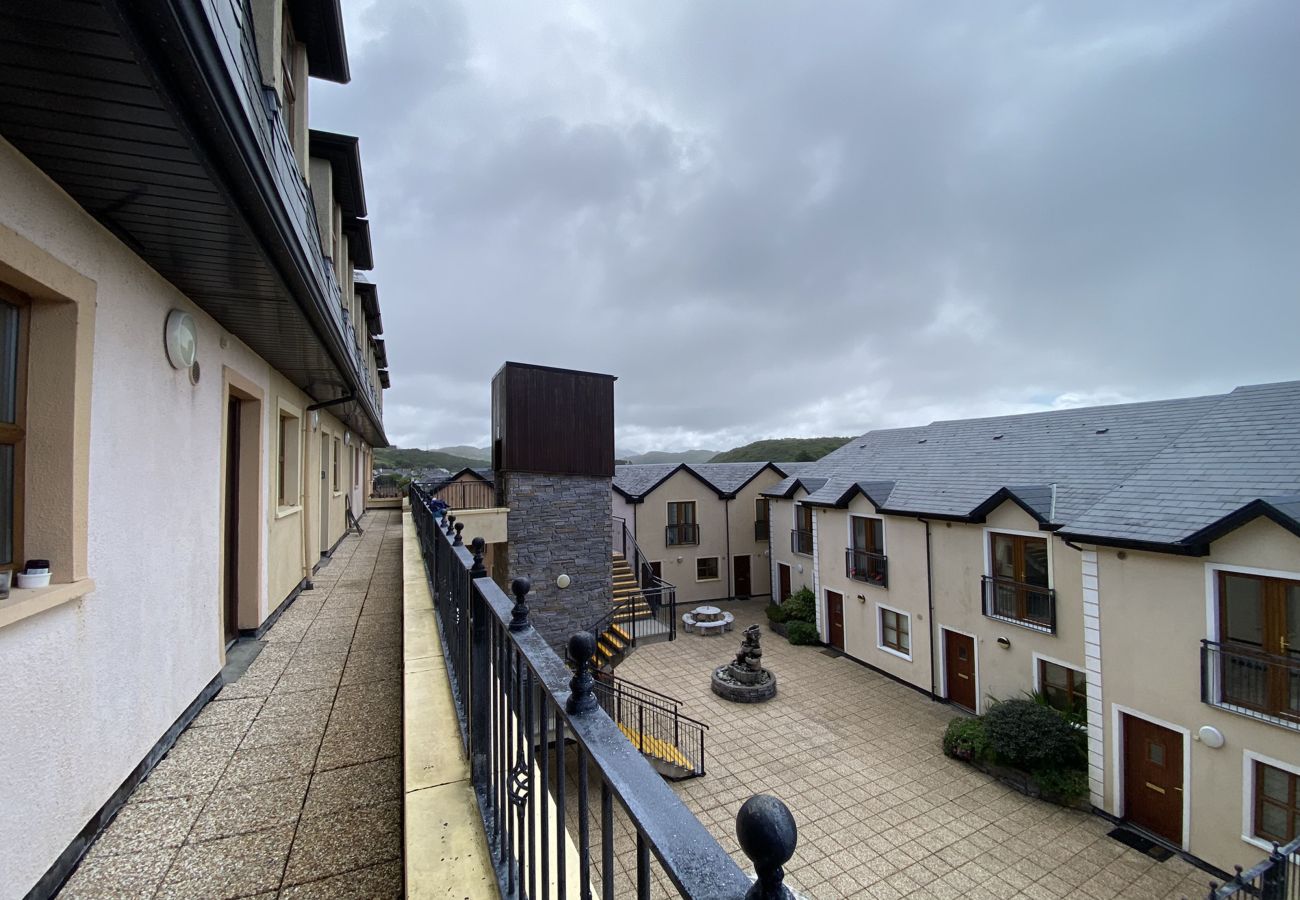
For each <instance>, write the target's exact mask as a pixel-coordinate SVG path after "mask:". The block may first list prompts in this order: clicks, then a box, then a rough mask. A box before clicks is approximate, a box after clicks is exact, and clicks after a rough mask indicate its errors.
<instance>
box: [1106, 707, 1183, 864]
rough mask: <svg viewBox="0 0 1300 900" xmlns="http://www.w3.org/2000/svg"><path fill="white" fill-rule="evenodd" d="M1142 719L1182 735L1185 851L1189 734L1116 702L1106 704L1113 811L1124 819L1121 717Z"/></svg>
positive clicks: (1167, 722)
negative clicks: (1108, 708)
mask: <svg viewBox="0 0 1300 900" xmlns="http://www.w3.org/2000/svg"><path fill="white" fill-rule="evenodd" d="M1126 714H1127V715H1130V716H1133V717H1134V718H1138V719H1144V720H1145V721H1147V722H1151V723H1152V724H1154V725H1159V726H1160V727H1161V728H1168V729H1169V730H1170V731H1176V732H1178V733H1179V734H1181V735H1182V736H1183V834H1182V843H1181V844H1180V845H1179V849H1181V850H1187V849H1188V848H1189V847H1190V846H1191V834H1192V733H1191V731H1189V730H1188V729H1186V728H1184V727H1183V726H1181V725H1175V724H1174V723H1173V722H1169V721H1166V720H1164V719H1157V718H1156V717H1155V716H1152V715H1148V714H1147V713H1144V712H1142V711H1141V710H1138V709H1133V708H1132V707H1131V706H1121V705H1120V704H1118V703H1112V704H1111V705H1110V740H1111V746H1110V749H1111V759H1113V760H1115V811H1116V813H1118V815H1119V816H1120V818H1123V817H1124V812H1125V810H1124V735H1123V731H1124V724H1123V723H1124V719H1123V717H1124V715H1126Z"/></svg>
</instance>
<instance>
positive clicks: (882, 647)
mask: <svg viewBox="0 0 1300 900" xmlns="http://www.w3.org/2000/svg"><path fill="white" fill-rule="evenodd" d="M876 649H877V650H881V651H884V652H885V653H888V654H889V655H890V656H897V657H898V658H899V659H905V660H907V661H908V662H911V661H912V654H910V653H903V652H901V651H899V650H895V649H894V648H893V647H886V646H885V645H883V644H877V645H876Z"/></svg>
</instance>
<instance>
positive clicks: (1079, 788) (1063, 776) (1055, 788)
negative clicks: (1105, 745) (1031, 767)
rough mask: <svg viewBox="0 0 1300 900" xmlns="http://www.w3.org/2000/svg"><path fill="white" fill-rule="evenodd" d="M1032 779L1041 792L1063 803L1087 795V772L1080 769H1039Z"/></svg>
mask: <svg viewBox="0 0 1300 900" xmlns="http://www.w3.org/2000/svg"><path fill="white" fill-rule="evenodd" d="M1034 781H1036V782H1038V789H1039V790H1040V791H1042V792H1043V794H1045V795H1047V796H1049V797H1053V798H1057V799H1059V800H1061V801H1062V802H1064V803H1071V804H1072V803H1075V802H1077V801H1079V800H1082V799H1083V798H1084V797H1086V796H1088V773H1087V772H1085V771H1084V770H1082V769H1040V770H1039V771H1037V772H1035V773H1034Z"/></svg>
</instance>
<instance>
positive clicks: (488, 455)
mask: <svg viewBox="0 0 1300 900" xmlns="http://www.w3.org/2000/svg"><path fill="white" fill-rule="evenodd" d="M433 452H434V453H446V454H447V455H448V456H460V457H464V458H465V459H477V460H479V461H481V462H491V461H492V448H491V447H467V446H465V445H464V444H460V445H458V446H455V447H435V448H434V449H433Z"/></svg>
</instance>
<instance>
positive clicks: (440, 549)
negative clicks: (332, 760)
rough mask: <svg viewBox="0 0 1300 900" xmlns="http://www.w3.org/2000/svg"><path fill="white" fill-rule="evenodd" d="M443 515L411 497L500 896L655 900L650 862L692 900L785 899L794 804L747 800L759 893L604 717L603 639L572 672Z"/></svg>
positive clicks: (745, 828)
mask: <svg viewBox="0 0 1300 900" xmlns="http://www.w3.org/2000/svg"><path fill="white" fill-rule="evenodd" d="M435 510H442V508H441V507H440V506H439V505H437V504H435V503H433V500H432V498H431V497H430V496H429V495H428V494H427V493H426V492H425V491H424V490H423V489H422V488H421V487H420V486H419V485H413V486H412V489H411V515H412V518H413V520H414V523H415V528H416V535H417V537H418V539H419V543H420V552H421V555H422V556H423V558H424V564H425V568H426V570H427V574H428V577H429V581H430V588H431V592H432V594H433V598H434V601H433V602H434V611H435V613H436V616H437V621H438V626H439V629H440V631H441V635H442V642H443V653H444V656H445V658H446V661H447V672H448V681H449V683H450V687H451V690H452V697H453V699H454V701H455V706H456V711H457V717H458V719H459V723H460V732H461V738H462V742H463V744H464V746H465V750H466V753H467V756H468V758H469V760H470V779H471V783H472V785H473V788H474V791H475V794H476V795H477V798H478V804H479V809H480V811H481V813H482V817H483V825H484V830H485V833H486V840H487V846H488V849H489V852H490V853H491V856H492V861H493V863H494V866H495V868H496V875H497V881H498V883H499V888H500V892H501V895H502V896H505V897H530V898H531V897H537V896H542V897H545V896H559V897H567V896H574V895H576V896H581V897H591V896H602V897H613V896H615V895H616V894H619V895H623V894H625V893H631V891H630V890H629V889H630V888H631V887H632V884H630V883H629V882H633V878H634V879H635V880H634V884H635V893H636V896H638V897H649V896H650V888H651V883H652V878H653V872H652V869H651V865H652V863H651V857H653V858H654V859H655V860H656V861H657V862H658V867H659V868H660V870H661V871H662V873H663V875H665V876H666V879H663V880H661V884H665V885H668V884H670V885H671V886H672V888H673V889H675V890H676V891H677V893H678V894H679V895H680V896H682V897H711V898H713V897H716V898H720V900H740V898H742V897H747V896H748V897H760V898H770V900H776V898H778V897H786V896H788V895H787V894H786V892H785V889H784V887H783V886H782V883H781V881H782V878H783V873H782V871H781V866H782V865H784V864H785V863H786V862H787V861H788V860H789V859H790V857H791V856H792V855H793V854H794V848H795V842H796V830H795V824H794V819H793V817H792V816H791V815H790V812H789V810H788V809H786V808H785V806H784V804H782V803H781V802H780V801H779V800H777V799H776V798H774V797H768V796H756V797H751V798H750V799H749V800H747V801H746V802H745V804H744V805H743V806H742V807H741V809H740V812H739V814H738V815H737V819H736V834H737V836H738V838H739V842H740V846H741V849H742V850H743V851H744V852H745V854H746V855H747V856H749V857H750V859H751V861H753V864H754V865H755V868H756V869H757V875H758V884H757V885H755V884H753V883H752V882H751V880H750V878H749V877H747V876H746V875H745V873H744V872H743V871H742V870H741V869H740V867H739V866H738V865H736V863H735V862H734V861H733V860H732V858H731V856H730V854H728V852H727V851H726V850H725V849H724V848H723V847H722V846H721V845H720V844H719V843H718V842H717V840H716V839H714V837H713V835H712V834H710V833H709V831H708V830H707V829H706V828H705V827H704V825H702V824H701V823H700V821H699V820H698V819H696V818H695V816H693V815H692V814H691V812H690V811H689V810H688V809H687V808H686V807H685V806H684V805H683V804H682V801H681V800H680V798H678V796H677V795H676V794H675V793H673V791H672V789H671V788H670V787H669V786H668V785H667V784H666V783H664V780H663V779H662V778H661V777H660V776H659V775H658V773H656V772H655V770H654V769H653V768H651V767H650V764H649V763H648V762H647V761H646V760H645V759H644V758H643V757H642V756H641V755H640V754H639V753H638V752H637V751H636V750H635V749H634V748H633V747H632V746H631V745H630V743H629V742H628V740H627V738H626V737H625V736H624V734H623V732H622V731H620V730H619V728H618V725H617V724H615V723H614V722H613V721H612V720H611V719H610V718H609V716H608V715H606V714H605V712H603V711H602V710H601V708H600V704H599V698H598V697H597V695H596V694H595V692H594V690H593V678H592V675H591V672H590V667H589V660H590V657H591V654H592V652H593V650H594V649H595V638H594V637H593V636H592V635H591V634H589V633H588V632H577V633H576V634H574V635H573V637H572V638H570V640H569V647H568V650H569V655H570V656H571V658H573V659H574V660H576V661H577V662H576V668H577V671H576V672H570V671H569V669H568V668H567V667H566V666H565V664H564V661H563V660H562V659H560V657H559V656H557V655H556V653H555V651H553V650H552V649H551V648H550V646H549V645H548V644H547V643H546V641H545V640H544V639H543V638H542V636H541V635H540V634H538V633H537V632H536V631H535V630H534V629H533V626H532V624H531V623H530V622H529V611H528V606H527V604H526V601H527V596H528V591H529V584H528V581H527V579H524V578H517V579H516V580H515V581H514V583H513V585H512V588H513V591H514V594H515V597H514V600H513V602H512V601H511V599H510V598H508V597H507V596H506V595H505V593H504V592H502V590H501V589H500V588H499V587H497V585H496V584H495V583H493V581H492V580H491V579H490V578H488V577H487V571H486V570H485V569H484V566H483V549H484V544H483V542H482V540H481V539H475V540H474V541H473V542H472V543H473V545H474V553H473V554H472V555H471V554H470V553H469V551H468V548H466V547H465V546H463V545H462V542H461V529H462V528H463V524H462V523H458V522H456V521H455V515H454V514H452V513H446V512H445V510H442V512H443V514H442V515H441V516H439V515H437V514H435ZM616 809H617V810H618V814H619V816H620V818H622V819H623V821H621V822H619V823H617V824H616V823H615V811H616ZM625 835H626V837H624V836H625ZM624 840H627V841H628V842H629V845H628V847H627V849H628V850H630V849H631V846H630V844H631V842H632V841H635V848H636V849H635V859H636V863H635V866H634V869H635V875H634V876H633V874H632V872H629V871H627V870H626V869H624V868H623V863H622V862H621V860H620V862H619V863H618V864H616V862H615V860H616V856H615V843H616V842H618V843H620V844H621V843H622V841H624ZM593 844H595V845H596V846H594V847H593ZM421 849H422V851H423V850H425V849H427V852H438V851H437V848H434V847H430V848H421ZM619 856H620V858H621V857H622V852H621V850H620V854H619Z"/></svg>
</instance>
